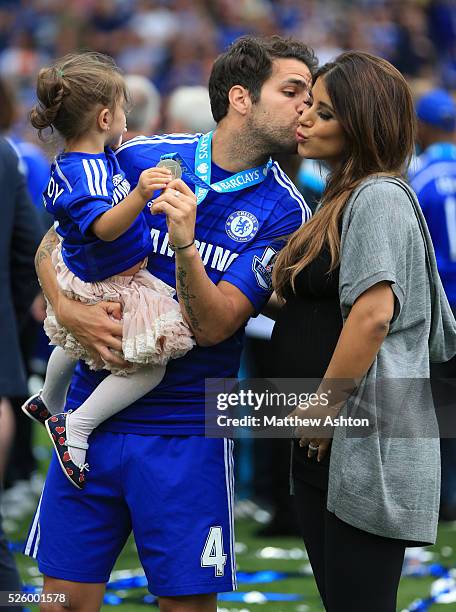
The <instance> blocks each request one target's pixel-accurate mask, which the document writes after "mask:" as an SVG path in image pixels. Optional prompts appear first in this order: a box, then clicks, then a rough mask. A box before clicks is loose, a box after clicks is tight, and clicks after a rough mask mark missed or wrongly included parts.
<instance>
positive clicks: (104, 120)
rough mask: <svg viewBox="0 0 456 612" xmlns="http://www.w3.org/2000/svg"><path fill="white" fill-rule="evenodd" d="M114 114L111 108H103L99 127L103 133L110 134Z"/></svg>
mask: <svg viewBox="0 0 456 612" xmlns="http://www.w3.org/2000/svg"><path fill="white" fill-rule="evenodd" d="M111 123H112V113H111V111H110V110H109V108H103V109H102V110H101V111H100V112H99V113H98V118H97V125H98V127H99V128H100V130H102V131H103V132H108V131H109V130H110V129H111Z"/></svg>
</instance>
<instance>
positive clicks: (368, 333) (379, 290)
mask: <svg viewBox="0 0 456 612" xmlns="http://www.w3.org/2000/svg"><path fill="white" fill-rule="evenodd" d="M394 299H395V298H394V293H393V291H392V289H391V286H390V283H388V282H380V283H377V284H376V285H373V286H372V287H370V288H369V289H368V290H367V291H365V292H364V293H362V294H361V295H360V296H359V298H358V299H357V300H356V301H355V303H354V304H353V306H352V309H351V311H350V314H349V315H348V317H347V320H346V322H345V325H344V327H343V329H342V332H341V334H340V336H339V340H338V342H337V345H336V348H335V350H334V353H333V356H332V358H331V361H330V362H329V366H328V368H327V370H326V373H325V376H324V378H323V380H322V382H321V384H320V387H319V389H318V392H317V393H318V394H322V393H328V391H329V390H331V393H330V398H331V399H330V405H329V406H328V408H325V409H323V408H322V407H321V406H316V407H315V408H312V406H310V407H309V408H307V409H306V410H305V414H304V412H303V409H301V408H298V409H297V411H295V413H294V414H299V416H300V417H303V416H305V417H306V418H307V417H309V418H324V417H326V416H328V415H330V416H331V417H333V418H334V417H335V416H337V414H338V412H339V411H340V409H341V408H342V406H343V404H344V403H345V400H346V399H347V397H348V395H349V394H350V393H351V392H352V391H353V390H354V389H355V388H356V386H357V384H358V383H359V381H360V380H361V379H362V378H363V377H364V375H365V374H366V373H367V371H368V370H369V368H370V367H371V365H372V363H373V362H374V360H375V357H376V356H377V353H378V352H379V350H380V347H381V345H382V343H383V341H384V339H385V338H386V336H387V335H388V331H389V326H390V322H391V320H392V318H393V314H394ZM323 410H325V411H326V413H322V411H323ZM296 433H297V435H298V436H300V438H301V444H302V445H305V444H306V443H307V442H308V441H309V440H311V441H312V443H313V444H314V445H315V446H318V447H319V451H318V460H320V459H321V458H322V457H323V456H324V454H325V453H326V450H327V448H328V446H329V442H330V438H329V437H324V438H316V437H313V436H312V435H309V433H310V432H309V430H306V429H301V430H298V431H297V432H296ZM326 433H327V432H326Z"/></svg>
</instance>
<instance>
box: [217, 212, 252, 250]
mask: <svg viewBox="0 0 456 612" xmlns="http://www.w3.org/2000/svg"><path fill="white" fill-rule="evenodd" d="M258 227H259V224H258V219H257V218H256V217H255V215H252V213H250V212H247V211H246V210H237V211H236V212H234V213H231V215H230V216H229V217H228V219H227V220H226V223H225V231H226V233H227V234H228V236H229V237H230V238H232V239H233V240H236V242H248V241H249V240H252V238H254V237H255V236H256V233H257V232H258Z"/></svg>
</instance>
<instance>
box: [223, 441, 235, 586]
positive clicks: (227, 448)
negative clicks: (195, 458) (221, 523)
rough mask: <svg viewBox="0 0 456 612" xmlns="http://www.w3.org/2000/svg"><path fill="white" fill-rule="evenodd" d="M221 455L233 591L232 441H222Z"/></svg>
mask: <svg viewBox="0 0 456 612" xmlns="http://www.w3.org/2000/svg"><path fill="white" fill-rule="evenodd" d="M223 453H224V459H225V482H226V497H227V500H228V516H229V522H230V525H229V530H230V557H231V584H232V587H233V589H236V588H237V582H236V559H235V552H234V523H233V501H234V500H233V490H234V487H233V484H234V482H233V474H232V465H233V441H232V440H227V439H226V438H224V439H223Z"/></svg>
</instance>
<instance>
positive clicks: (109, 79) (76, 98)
mask: <svg viewBox="0 0 456 612" xmlns="http://www.w3.org/2000/svg"><path fill="white" fill-rule="evenodd" d="M36 93H37V97H38V100H39V103H38V104H37V105H36V106H35V107H34V108H33V110H32V111H31V113H30V121H31V123H32V125H33V127H35V128H36V129H37V130H38V133H39V137H40V138H43V134H42V132H43V130H45V129H46V128H51V131H53V130H54V129H56V130H57V131H58V132H59V134H60V135H61V136H63V138H65V140H74V139H75V138H78V137H80V136H82V135H83V134H84V133H86V132H87V131H89V129H90V127H91V124H92V122H93V120H94V118H95V116H96V114H97V112H99V111H100V110H101V109H102V108H109V109H110V110H111V111H114V109H115V106H116V104H118V103H119V102H121V101H122V100H124V101H125V103H128V92H127V88H126V85H125V82H124V79H123V77H122V75H121V73H120V70H119V68H118V67H117V65H116V63H115V62H114V60H113V59H112V58H111V57H109V56H107V55H103V54H102V53H96V52H93V51H88V52H81V53H70V54H68V55H65V56H64V57H62V58H61V59H58V60H57V61H56V62H55V63H54V64H53V65H52V66H49V67H47V68H42V69H41V70H40V72H39V74H38V79H37V87H36Z"/></svg>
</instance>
